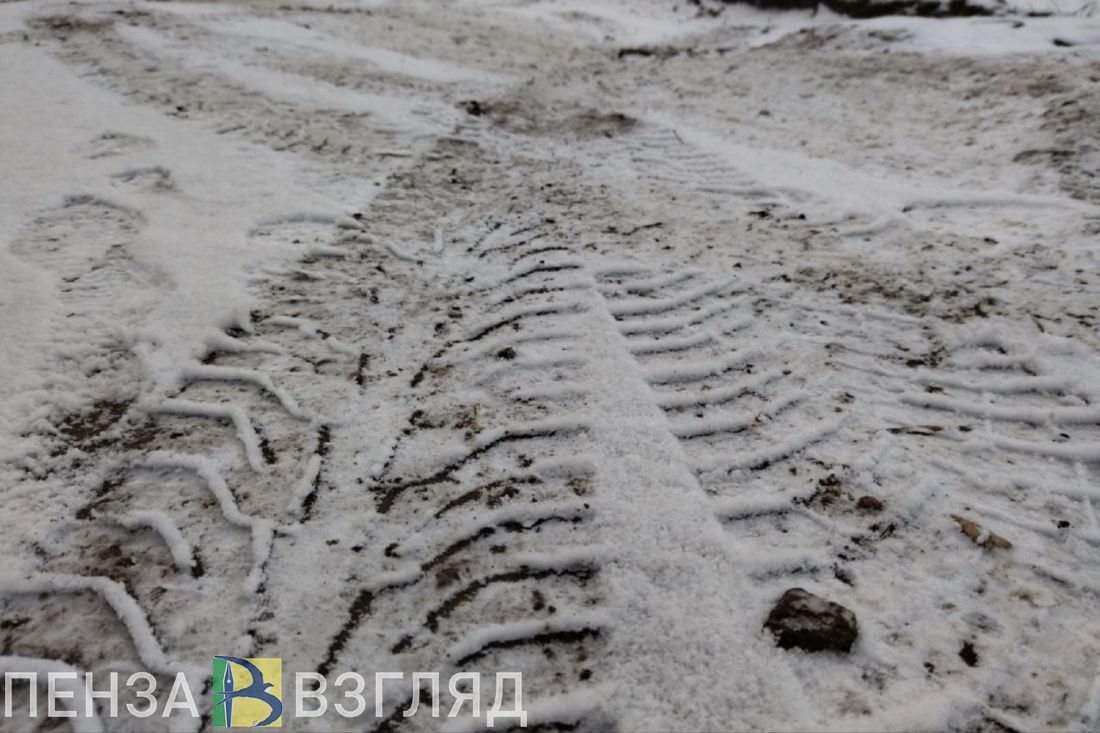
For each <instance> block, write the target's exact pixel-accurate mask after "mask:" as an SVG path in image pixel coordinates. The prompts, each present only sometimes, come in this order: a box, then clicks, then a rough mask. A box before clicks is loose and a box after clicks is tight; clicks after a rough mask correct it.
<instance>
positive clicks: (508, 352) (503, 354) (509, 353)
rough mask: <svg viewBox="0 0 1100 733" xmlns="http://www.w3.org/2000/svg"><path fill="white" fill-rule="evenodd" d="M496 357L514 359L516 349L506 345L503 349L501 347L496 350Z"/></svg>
mask: <svg viewBox="0 0 1100 733" xmlns="http://www.w3.org/2000/svg"><path fill="white" fill-rule="evenodd" d="M497 358H498V359H515V358H516V350H515V349H513V348H512V347H511V346H506V347H504V348H503V349H501V350H500V351H498V352H497Z"/></svg>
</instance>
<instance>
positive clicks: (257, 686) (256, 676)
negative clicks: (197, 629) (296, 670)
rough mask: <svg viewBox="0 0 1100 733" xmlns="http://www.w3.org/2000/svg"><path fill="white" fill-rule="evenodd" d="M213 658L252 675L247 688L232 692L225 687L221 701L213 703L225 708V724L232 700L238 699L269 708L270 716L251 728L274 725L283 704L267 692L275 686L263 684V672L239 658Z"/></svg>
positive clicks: (231, 707)
mask: <svg viewBox="0 0 1100 733" xmlns="http://www.w3.org/2000/svg"><path fill="white" fill-rule="evenodd" d="M214 658H215V659H224V660H225V661H226V662H230V663H232V664H239V665H241V666H242V667H244V668H245V669H246V670H248V674H250V675H252V682H250V683H249V685H248V687H244V688H241V689H240V690H232V689H229V688H228V687H227V688H226V690H225V692H223V693H221V694H222V695H223V697H222V699H221V700H218V701H217V702H216V703H214V706H215V707H217V706H218V705H224V706H225V711H226V721H227V722H228V721H229V716H230V712H231V711H232V709H233V700H235V699H236V698H238V697H244V698H249V699H251V700H259V701H260V702H262V703H264V704H265V705H267V706H268V707H270V708H271V714H270V715H268V716H267V718H265V719H264V720H261V721H260V722H259V723H256V724H254V725H253V726H252V727H253V728H262V727H264V726H265V725H270V724H271V723H274V722H275V721H276V720H278V719H279V716H281V715H282V714H283V703H282V701H281V700H279V698H277V697H275V696H274V695H272V694H271V693H270V692H268V690H270V689H271V688H272V687H274V686H275V685H273V684H271V683H270V682H264V675H263V672H261V671H260V670H259V669H257V668H256V665H255V664H253V663H252V662H250V661H248V660H247V659H241V658H240V657H214ZM228 667H229V665H228V664H227V665H226V668H227V669H228ZM230 674H231V673H230ZM230 685H232V682H230Z"/></svg>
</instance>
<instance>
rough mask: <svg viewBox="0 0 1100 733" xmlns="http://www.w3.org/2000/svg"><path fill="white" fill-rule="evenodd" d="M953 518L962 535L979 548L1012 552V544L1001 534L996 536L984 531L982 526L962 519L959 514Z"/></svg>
mask: <svg viewBox="0 0 1100 733" xmlns="http://www.w3.org/2000/svg"><path fill="white" fill-rule="evenodd" d="M951 518H952V519H954V520H955V522H956V523H958V525H959V529H961V530H962V533H963V534H964V535H966V536H967V537H969V538H970V540H971V542H973V543H974V544H975V545H977V546H978V547H981V548H984V549H986V550H1010V549H1012V543H1011V542H1009V541H1008V540H1006V539H1005V538H1004V537H1001V536H1000V535H999V534H994V533H993V532H990V531H989V530H988V529H983V528H982V526H981V525H980V524H978V523H977V522H973V521H971V520H969V519H967V518H966V517H960V516H959V515H958V514H952V515H951Z"/></svg>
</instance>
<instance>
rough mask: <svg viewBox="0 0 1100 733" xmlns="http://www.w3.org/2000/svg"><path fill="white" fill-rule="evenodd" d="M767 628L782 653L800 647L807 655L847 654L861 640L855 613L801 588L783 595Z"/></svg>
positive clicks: (770, 615)
mask: <svg viewBox="0 0 1100 733" xmlns="http://www.w3.org/2000/svg"><path fill="white" fill-rule="evenodd" d="M764 628H765V629H767V630H768V631H770V632H771V633H772V634H774V635H775V639H776V643H777V644H778V645H779V646H780V647H782V648H783V649H791V648H792V647H798V648H799V649H803V650H805V651H808V652H820V651H835V652H848V651H851V649H852V644H853V643H855V640H856V637H857V636H859V627H858V625H857V624H856V615H855V614H854V613H852V612H851V611H849V610H848V609H847V608H845V607H844V606H841V605H840V604H839V603H833V602H832V601H827V600H825V599H824V598H821V597H819V596H815V595H814V594H813V593H810V592H809V591H806V590H804V589H802V588H791V589H790V590H788V591H787V592H786V593H784V594H783V597H782V598H780V599H779V602H778V603H776V604H775V608H773V609H772V612H771V613H770V614H768V620H767V621H766V622H765V623H764Z"/></svg>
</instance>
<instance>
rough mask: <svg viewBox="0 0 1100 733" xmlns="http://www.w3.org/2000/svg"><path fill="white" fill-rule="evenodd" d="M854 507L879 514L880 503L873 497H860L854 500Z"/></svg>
mask: <svg viewBox="0 0 1100 733" xmlns="http://www.w3.org/2000/svg"><path fill="white" fill-rule="evenodd" d="M856 507H857V508H859V509H863V510H864V511H868V512H881V511H882V501H881V500H880V499H877V498H875V497H873V496H869V495H868V496H861V497H859V499H857V500H856Z"/></svg>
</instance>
